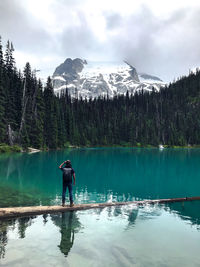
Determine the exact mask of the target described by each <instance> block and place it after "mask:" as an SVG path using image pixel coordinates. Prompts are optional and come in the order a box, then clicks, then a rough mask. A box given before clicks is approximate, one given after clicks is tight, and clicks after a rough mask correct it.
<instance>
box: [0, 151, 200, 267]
mask: <svg viewBox="0 0 200 267" xmlns="http://www.w3.org/2000/svg"><path fill="white" fill-rule="evenodd" d="M66 159H71V161H72V165H73V168H74V169H75V172H76V177H77V183H76V186H75V187H74V198H75V203H92V202H106V201H130V200H140V199H157V198H171V197H186V196H199V195H200V164H199V160H200V150H199V149H164V150H162V151H160V150H159V149H131V148H130V149H129V148H119V149H118V148H115V149H114V148H101V149H95V148H94V149H71V150H65V151H50V152H41V153H35V154H12V155H7V154H5V155H0V206H1V207H8V206H20V205H21V206H24V205H26V206H28V205H48V204H51V205H55V204H60V203H61V189H62V173H61V171H60V170H59V169H58V166H59V165H60V164H61V163H62V162H63V161H64V160H66ZM67 200H68V198H67ZM199 251H200V202H199V201H194V202H187V203H184V204H183V203H173V204H170V205H159V206H158V205H157V206H151V205H146V206H144V207H140V208H138V207H136V206H134V205H129V206H124V207H113V208H105V209H99V210H98V209H94V210H86V211H77V212H66V213H63V214H55V215H44V216H34V217H27V218H20V219H12V220H3V221H0V264H1V265H5V266H64V265H65V266H200V254H199Z"/></svg>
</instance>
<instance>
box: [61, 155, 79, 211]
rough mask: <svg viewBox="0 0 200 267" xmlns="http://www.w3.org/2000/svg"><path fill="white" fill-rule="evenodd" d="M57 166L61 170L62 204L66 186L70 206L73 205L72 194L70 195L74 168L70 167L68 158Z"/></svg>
mask: <svg viewBox="0 0 200 267" xmlns="http://www.w3.org/2000/svg"><path fill="white" fill-rule="evenodd" d="M64 164H65V167H63V165H64ZM59 168H60V169H61V170H62V172H63V191H62V206H63V207H64V205H65V194H66V189H67V188H68V190H69V200H70V207H73V206H74V201H73V195H72V176H73V178H74V185H75V172H74V169H73V168H72V165H71V161H70V160H66V161H64V162H63V163H62V164H61V165H60V166H59Z"/></svg>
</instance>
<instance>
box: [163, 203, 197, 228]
mask: <svg viewBox="0 0 200 267" xmlns="http://www.w3.org/2000/svg"><path fill="white" fill-rule="evenodd" d="M166 207H168V208H169V209H170V211H171V212H172V213H175V214H177V215H178V216H180V218H181V219H182V220H184V221H188V223H190V224H191V225H197V227H198V229H199V226H200V201H188V202H182V203H180V202H176V203H170V204H168V205H166Z"/></svg>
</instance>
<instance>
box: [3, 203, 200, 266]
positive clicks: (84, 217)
mask: <svg viewBox="0 0 200 267" xmlns="http://www.w3.org/2000/svg"><path fill="white" fill-rule="evenodd" d="M163 214H164V217H163V218H164V221H165V220H166V218H169V216H171V217H170V218H172V219H173V218H177V217H178V218H179V222H181V221H182V222H183V221H184V222H187V223H189V224H191V225H195V228H196V229H197V230H199V229H200V205H199V201H194V202H185V203H184V205H182V203H171V204H170V205H160V206H156V205H155V206H153V205H145V206H143V207H139V208H138V207H136V206H134V205H129V206H121V207H120V206H119V207H108V208H104V209H94V210H87V211H79V212H73V211H72V212H66V213H59V214H51V215H41V216H37V217H36V216H33V217H26V218H19V219H12V220H1V221H0V259H4V258H6V250H7V249H8V250H9V249H10V250H12V248H13V247H12V246H9V242H11V243H12V241H13V240H17V239H21V240H23V241H24V243H23V246H24V247H26V246H30V245H31V243H32V241H33V238H34V243H36V247H37V243H38V251H40V249H41V248H40V242H41V241H42V242H44V243H41V244H43V245H44V244H46V243H49V242H50V239H53V241H52V245H51V246H52V247H51V249H52V251H57V250H58V248H59V250H58V251H60V252H61V254H63V256H65V257H67V258H69V255H79V256H80V257H86V256H85V255H89V254H90V250H87V248H85V247H84V246H83V247H81V248H80V247H79V243H80V244H82V245H83V244H84V243H87V246H90V245H91V246H93V243H92V242H95V240H97V242H98V245H97V247H96V248H95V251H94V254H93V256H92V257H91V259H92V260H95V257H96V256H97V255H98V246H100V247H101V246H104V244H105V246H108V244H109V240H110V239H111V240H113V241H112V242H114V243H113V244H112V245H111V246H108V248H109V251H110V253H111V255H112V257H115V258H116V259H118V260H117V261H118V263H120V262H121V260H122V258H123V259H125V258H126V260H128V261H129V263H131V264H133V263H134V260H133V257H132V256H130V254H129V253H128V252H127V251H129V248H128V247H127V250H126V249H124V248H123V247H122V246H121V243H120V242H121V241H122V243H123V244H124V245H125V244H126V240H121V241H120V242H119V243H115V242H116V238H118V237H119V236H125V238H128V236H129V234H130V233H135V234H136V233H137V231H138V225H141V222H142V224H144V223H145V222H147V223H148V222H152V221H155V220H159V218H161V217H162V216H163ZM174 215H175V216H174ZM169 221H171V219H170V220H169ZM160 222H162V220H160ZM176 223H177V221H176ZM176 223H174V225H176ZM148 225H151V223H149V224H148ZM43 227H44V228H43ZM157 227H159V228H160V229H162V225H160V224H156V229H157ZM176 227H177V226H176ZM90 228H92V229H90ZM28 229H29V231H28V233H29V235H28V234H27V230H28ZM42 229H43V230H42ZM139 229H140V228H139ZM164 229H165V228H164ZM38 231H39V232H40V235H38ZM47 231H48V233H47ZM135 231H136V232H135ZM139 231H140V230H139ZM162 231H163V229H162ZM31 232H32V235H31V234H30V233H31ZM45 232H46V233H45ZM146 233H147V234H148V230H147V232H146ZM42 235H44V236H43V237H42ZM99 235H100V236H99ZM137 235H140V234H139V233H138V234H137ZM36 236H37V238H36ZM81 236H84V237H83V238H81ZM40 240H41V241H40ZM81 242H82V243H81ZM130 242H135V240H134V239H133V240H131V241H130ZM152 242H153V240H152ZM90 243H91V244H90ZM15 244H16V243H15ZM15 244H14V245H15ZM21 244H22V243H21ZM129 245H130V244H129ZM129 245H128V244H127V246H129ZM15 246H16V245H15ZM83 248H84V249H83ZM31 249H32V248H31V246H30V250H29V253H30V251H31ZM90 249H93V248H90ZM35 250H36V248H35ZM38 253H39V252H38ZM95 253H96V254H95ZM8 254H9V253H8ZM9 255H10V254H9ZM95 255H96V256H95ZM86 258H87V257H86ZM0 263H1V261H0Z"/></svg>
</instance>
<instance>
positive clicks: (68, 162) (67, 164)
mask: <svg viewBox="0 0 200 267" xmlns="http://www.w3.org/2000/svg"><path fill="white" fill-rule="evenodd" d="M65 164H66V165H65V167H71V166H72V164H71V161H70V160H69V159H68V160H66V161H65Z"/></svg>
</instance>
